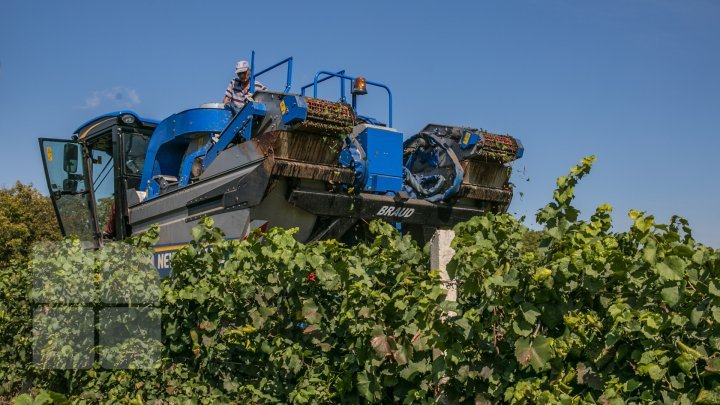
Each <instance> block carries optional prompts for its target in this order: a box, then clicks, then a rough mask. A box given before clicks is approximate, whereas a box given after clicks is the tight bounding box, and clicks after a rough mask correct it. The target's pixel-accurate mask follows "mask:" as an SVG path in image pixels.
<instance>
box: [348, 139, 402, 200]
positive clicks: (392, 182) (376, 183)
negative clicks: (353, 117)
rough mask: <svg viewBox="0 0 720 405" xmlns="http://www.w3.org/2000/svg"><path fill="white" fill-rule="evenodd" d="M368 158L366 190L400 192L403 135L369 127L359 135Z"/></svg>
mask: <svg viewBox="0 0 720 405" xmlns="http://www.w3.org/2000/svg"><path fill="white" fill-rule="evenodd" d="M357 139H358V141H359V142H360V145H361V146H362V148H363V150H365V156H366V158H367V164H366V171H367V183H366V184H365V188H364V189H365V190H366V191H372V192H378V193H386V192H393V193H394V192H398V191H400V190H402V185H403V135H402V133H400V132H397V131H390V130H386V129H384V128H377V127H368V128H366V129H365V130H364V131H363V132H361V133H360V135H359V136H358V137H357Z"/></svg>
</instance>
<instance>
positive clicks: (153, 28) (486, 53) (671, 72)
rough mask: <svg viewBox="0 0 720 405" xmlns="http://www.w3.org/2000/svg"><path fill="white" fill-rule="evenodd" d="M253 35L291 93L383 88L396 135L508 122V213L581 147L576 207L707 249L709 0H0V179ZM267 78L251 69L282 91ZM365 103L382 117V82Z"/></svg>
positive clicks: (24, 171) (214, 78) (154, 112)
mask: <svg viewBox="0 0 720 405" xmlns="http://www.w3.org/2000/svg"><path fill="white" fill-rule="evenodd" d="M253 49H254V50H256V52H257V64H258V66H259V67H262V66H267V65H269V64H272V63H274V62H276V61H279V60H281V59H283V58H285V57H287V56H294V58H295V72H294V77H295V81H294V84H295V86H294V90H297V89H298V88H299V85H302V84H306V83H307V82H309V81H310V80H311V78H312V76H313V74H314V72H315V71H317V70H320V69H327V70H333V69H342V68H344V69H347V71H348V73H350V74H353V75H364V76H366V77H367V78H368V80H375V81H380V82H384V83H386V84H388V85H390V86H391V88H392V89H393V96H394V98H395V100H394V110H395V113H394V124H395V125H394V126H395V127H396V128H397V129H398V130H400V131H402V132H404V133H405V134H406V135H411V134H414V133H415V132H417V131H418V130H419V129H421V128H422V127H423V126H424V125H425V124H426V123H428V122H436V123H447V124H457V125H467V126H476V127H482V128H485V129H487V130H490V131H493V132H500V133H510V134H512V135H514V136H517V137H519V138H520V139H521V140H522V141H523V142H524V144H525V147H526V155H525V157H524V158H523V159H522V160H520V161H518V162H517V163H516V164H515V170H516V173H515V175H514V182H515V183H516V184H517V190H518V194H516V199H515V201H514V202H513V204H512V206H511V212H514V213H517V214H518V215H526V216H528V217H532V216H533V215H534V213H535V211H536V210H537V209H538V208H540V207H542V206H543V205H544V204H545V203H546V202H547V201H548V200H549V198H550V197H551V195H552V190H553V187H554V181H555V179H556V177H557V176H560V175H563V174H565V173H566V172H567V171H568V169H569V168H570V167H571V166H572V165H574V164H575V163H576V162H577V161H579V159H581V158H582V157H583V156H586V155H590V154H595V155H597V157H598V160H597V163H596V165H595V167H594V169H593V172H592V174H591V175H590V176H589V177H588V178H587V179H586V180H584V181H583V182H582V183H581V185H580V186H579V187H578V190H577V192H578V199H577V206H578V207H579V208H580V209H582V210H583V213H584V214H585V215H589V214H590V213H591V212H592V210H593V209H594V207H596V206H598V205H601V204H603V203H606V202H608V203H610V204H612V205H613V206H614V207H615V213H614V218H615V226H616V227H617V228H618V229H620V230H623V229H626V228H627V226H628V224H629V220H628V219H627V212H628V211H629V210H630V209H631V208H635V209H638V210H644V211H648V212H649V213H652V214H654V215H655V216H656V218H657V219H658V220H660V221H667V220H668V219H669V217H670V216H671V215H673V214H679V215H681V216H684V217H686V218H687V219H688V220H690V222H691V225H692V226H693V228H694V230H695V236H696V238H697V239H698V240H700V241H701V242H704V243H706V244H710V245H714V246H715V247H720V209H719V208H718V207H720V180H718V176H719V175H720V159H719V158H718V153H720V134H719V133H718V132H719V131H720V130H719V128H720V2H718V1H717V0H683V1H677V0H603V1H574V0H525V1H519V0H502V1H501V0H496V1H465V2H460V1H443V2H440V1H433V2H430V1H422V0H421V1H363V2H357V1H355V2H351V1H338V0H335V1H302V2H301V1H274V2H241V1H206V2H199V1H192V2H190V1H172V2H171V1H159V0H152V1H147V0H146V1H123V2H113V3H110V2H102V1H63V2H58V1H29V0H23V1H17V0H5V1H3V2H2V4H1V5H0V143H1V144H2V145H3V147H2V148H0V185H4V186H9V185H12V184H13V183H14V182H15V181H16V180H20V181H23V182H32V183H34V184H35V185H36V186H37V187H39V188H40V189H41V190H43V192H44V191H45V189H46V186H45V183H44V178H43V174H42V168H41V166H42V165H41V162H40V158H39V152H38V149H37V141H36V138H38V137H41V136H42V137H61V138H65V137H69V136H70V135H71V133H72V132H73V131H74V130H75V129H76V127H77V126H78V125H79V124H81V123H82V122H84V121H85V120H87V119H89V118H92V117H93V116H96V115H99V114H102V113H104V112H108V111H114V110H118V109H121V108H130V109H133V110H135V111H137V112H138V113H139V114H140V115H142V116H145V117H149V118H156V119H162V118H164V117H166V116H168V115H170V114H172V113H175V112H178V111H180V110H183V109H186V108H192V107H196V106H198V105H199V104H201V103H204V102H210V101H220V100H221V99H222V97H223V92H224V90H225V87H226V86H227V82H228V80H229V79H230V77H231V75H232V74H233V66H234V63H235V62H236V61H237V60H238V59H243V58H247V57H249V54H250V51H251V50H253ZM281 76H282V74H278V75H275V76H272V77H268V78H267V79H265V80H263V81H264V82H265V84H267V85H269V86H270V87H274V88H278V89H279V88H281V84H282V81H283V78H282V77H281ZM324 90H325V91H324V92H323V93H321V95H322V96H327V97H330V98H336V95H335V93H334V92H331V91H330V90H335V88H334V87H327V88H325V89H324ZM361 108H362V109H363V111H364V112H368V113H371V114H373V115H376V116H378V117H379V118H381V119H385V114H386V112H385V108H386V105H385V99H384V97H383V95H382V94H380V93H379V92H374V93H373V92H371V94H369V95H368V96H365V97H364V98H363V99H362V101H361ZM520 193H522V196H520Z"/></svg>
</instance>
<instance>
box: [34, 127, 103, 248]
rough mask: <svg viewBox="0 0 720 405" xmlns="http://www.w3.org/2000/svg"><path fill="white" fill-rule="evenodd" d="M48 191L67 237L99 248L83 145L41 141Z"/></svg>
mask: <svg viewBox="0 0 720 405" xmlns="http://www.w3.org/2000/svg"><path fill="white" fill-rule="evenodd" d="M40 150H41V154H42V158H43V166H44V168H45V178H46V179H47V186H48V191H49V192H50V198H51V200H52V203H53V206H54V207H55V214H56V215H57V218H58V222H59V223H60V230H61V232H62V234H63V235H64V236H71V235H72V236H76V237H78V238H80V240H81V241H82V242H83V245H85V246H88V247H90V246H96V247H97V246H99V243H100V232H99V230H98V228H97V222H96V221H95V212H94V211H95V207H94V201H93V193H92V186H91V184H90V182H89V180H88V169H87V160H86V159H85V158H84V153H83V145H82V144H80V143H79V142H74V141H68V140H62V139H48V138H41V139H40Z"/></svg>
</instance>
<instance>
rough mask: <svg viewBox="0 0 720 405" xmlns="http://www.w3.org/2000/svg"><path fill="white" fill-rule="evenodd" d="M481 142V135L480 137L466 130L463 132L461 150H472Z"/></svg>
mask: <svg viewBox="0 0 720 405" xmlns="http://www.w3.org/2000/svg"><path fill="white" fill-rule="evenodd" d="M479 140H480V135H478V134H476V133H474V132H470V131H468V130H465V132H463V135H462V138H460V148H462V149H468V148H472V147H473V146H475V145H477V143H478V141H479Z"/></svg>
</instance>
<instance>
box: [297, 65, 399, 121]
mask: <svg viewBox="0 0 720 405" xmlns="http://www.w3.org/2000/svg"><path fill="white" fill-rule="evenodd" d="M320 75H327V76H329V77H327V78H324V79H322V80H320V81H319V80H318V78H319V77H320ZM330 77H338V78H340V86H341V88H342V91H343V92H344V89H345V87H344V84H345V80H350V83H352V82H353V81H355V79H356V78H355V77H352V76H347V75H345V74H343V73H333V72H328V71H327V70H321V71H319V72H317V73H316V74H315V79H314V80H313V97H317V85H318V83H321V82H322V81H325V80H327V79H329V78H330ZM365 84H366V85H369V86H375V87H380V88H383V89H385V91H387V94H388V126H389V127H391V128H392V92H391V91H390V88H389V87H388V86H386V85H384V84H382V83H378V82H371V81H369V80H366V81H365ZM306 87H310V86H309V85H308V86H306ZM353 109H354V110H355V111H356V112H357V104H356V102H355V97H354V96H353Z"/></svg>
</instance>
